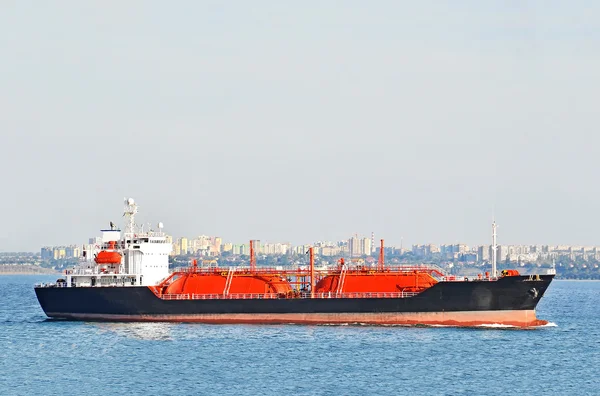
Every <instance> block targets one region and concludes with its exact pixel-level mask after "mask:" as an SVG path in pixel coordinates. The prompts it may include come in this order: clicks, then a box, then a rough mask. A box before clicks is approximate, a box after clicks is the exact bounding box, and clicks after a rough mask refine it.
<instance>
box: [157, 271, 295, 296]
mask: <svg viewBox="0 0 600 396" xmlns="http://www.w3.org/2000/svg"><path fill="white" fill-rule="evenodd" d="M226 282H227V272H214V273H194V272H191V273H187V274H183V275H182V276H181V277H179V278H177V279H176V280H175V281H173V282H172V283H171V284H170V285H168V286H167V288H166V289H165V290H164V293H165V294H188V293H190V294H222V293H223V291H224V290H225V283H226ZM291 290H292V286H291V285H290V284H289V282H287V280H285V279H282V278H281V277H280V276H278V275H272V274H268V275H263V274H236V275H234V276H233V277H232V278H231V285H230V287H229V293H232V294H237V293H260V294H262V293H287V292H289V291H291Z"/></svg>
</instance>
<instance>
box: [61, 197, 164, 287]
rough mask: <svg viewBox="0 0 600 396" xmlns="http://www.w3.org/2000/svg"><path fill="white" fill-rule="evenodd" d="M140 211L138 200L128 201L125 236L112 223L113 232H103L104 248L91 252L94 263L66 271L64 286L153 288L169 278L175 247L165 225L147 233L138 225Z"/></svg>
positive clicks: (100, 246)
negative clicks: (168, 236) (172, 252)
mask: <svg viewBox="0 0 600 396" xmlns="http://www.w3.org/2000/svg"><path fill="white" fill-rule="evenodd" d="M137 211H138V206H137V204H136V203H135V201H134V200H133V199H132V198H128V199H125V210H124V213H123V216H124V217H125V219H126V226H125V232H124V233H123V235H121V230H118V229H116V227H115V226H114V224H113V223H112V222H111V223H110V225H111V227H110V229H108V230H101V231H102V243H101V245H96V246H94V250H93V251H92V252H89V253H91V254H93V256H94V260H93V261H83V262H82V263H81V264H80V265H79V266H77V267H76V268H73V269H72V270H67V272H66V282H65V285H64V286H66V287H82V286H86V287H90V286H92V287H93V286H152V285H156V284H158V283H159V282H160V281H161V280H163V279H164V278H166V277H167V276H169V253H171V250H172V244H171V243H169V241H168V240H167V237H166V235H165V234H164V233H163V230H162V229H163V224H162V223H158V226H157V229H156V230H153V229H149V230H146V231H145V230H144V227H143V226H138V225H137V224H136V223H135V215H136V214H137ZM86 253H88V252H86ZM89 253H88V254H89Z"/></svg>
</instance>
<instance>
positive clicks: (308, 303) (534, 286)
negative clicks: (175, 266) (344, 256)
mask: <svg viewBox="0 0 600 396" xmlns="http://www.w3.org/2000/svg"><path fill="white" fill-rule="evenodd" d="M553 277H554V276H553V275H540V276H539V277H530V276H514V277H504V278H500V279H499V280H498V281H492V282H488V281H470V282H440V283H438V284H436V285H435V286H433V287H431V288H429V289H427V290H425V291H424V292H422V293H420V294H419V295H417V296H414V297H409V298H331V299H320V298H319V299H285V298H282V299H214V300H163V299H161V298H159V297H157V296H156V295H155V294H154V293H153V292H152V291H151V290H150V289H149V288H147V287H73V288H54V287H37V288H36V289H35V292H36V295H37V298H38V300H39V302H40V304H41V306H42V308H43V310H44V312H45V313H46V315H48V316H49V317H52V318H61V319H75V320H122V321H137V320H150V321H197V322H210V323H238V322H244V323H252V322H259V323H329V322H332V323H339V322H348V321H351V322H354V321H356V322H365V323H390V324H419V323H422V324H451V325H452V324H459V325H460V324H464V323H470V324H480V323H481V324H483V323H487V322H489V321H494V322H499V323H506V324H515V325H524V326H528V325H536V324H539V323H538V322H540V321H538V320H537V319H536V318H535V307H536V306H537V304H538V302H539V301H540V298H541V297H542V296H543V295H544V293H545V291H546V289H547V288H548V286H549V285H550V282H551V281H552V279H553Z"/></svg>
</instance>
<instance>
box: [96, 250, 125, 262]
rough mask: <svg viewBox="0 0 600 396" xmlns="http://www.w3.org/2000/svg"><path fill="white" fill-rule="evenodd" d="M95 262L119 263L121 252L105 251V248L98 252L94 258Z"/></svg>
mask: <svg viewBox="0 0 600 396" xmlns="http://www.w3.org/2000/svg"><path fill="white" fill-rule="evenodd" d="M94 261H95V262H96V264H121V254H120V253H118V252H107V251H106V250H103V251H101V252H100V253H98V255H97V256H96V258H94Z"/></svg>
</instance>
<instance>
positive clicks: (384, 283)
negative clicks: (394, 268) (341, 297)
mask: <svg viewBox="0 0 600 396" xmlns="http://www.w3.org/2000/svg"><path fill="white" fill-rule="evenodd" d="M339 279H340V275H337V274H336V275H329V276H326V277H325V278H323V279H321V280H320V281H319V282H318V283H317V285H316V287H315V290H316V292H317V293H328V292H336V291H337V288H338V284H339ZM436 283H437V280H436V279H435V278H433V277H432V276H431V275H429V274H428V273H427V272H418V271H407V272H389V273H381V272H373V273H369V272H348V273H347V274H346V275H345V278H344V281H343V285H342V290H341V291H340V292H342V293H396V292H419V291H422V290H425V289H428V288H430V287H431V286H433V285H435V284H436Z"/></svg>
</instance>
